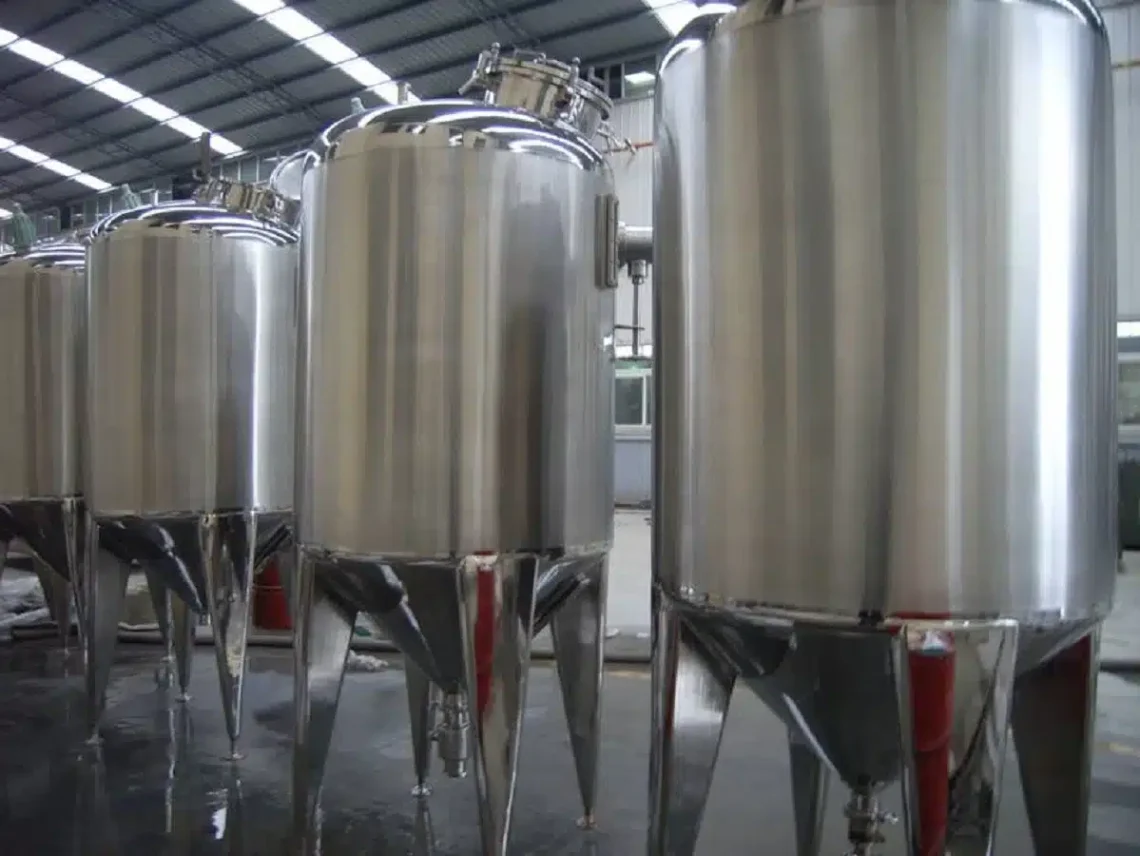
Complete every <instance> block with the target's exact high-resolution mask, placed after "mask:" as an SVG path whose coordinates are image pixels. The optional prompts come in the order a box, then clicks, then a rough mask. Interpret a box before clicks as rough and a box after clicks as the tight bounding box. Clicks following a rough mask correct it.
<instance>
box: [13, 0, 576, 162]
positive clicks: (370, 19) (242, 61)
mask: <svg viewBox="0 0 1140 856" xmlns="http://www.w3.org/2000/svg"><path fill="white" fill-rule="evenodd" d="M112 2H114V0H112ZM422 2H423V0H405V2H403V3H400V4H399V5H398V6H390V7H388V8H386V9H384V10H382V11H380V12H377V11H372V12H369V13H367V14H364V15H358V16H356V17H354V18H350V19H348V20H346V21H343V22H342V23H340V24H338V25H337V26H336V27H334V28H332V29H330V30H329V32H330V33H331V34H333V35H337V34H338V33H341V32H342V31H344V30H346V29H351V28H353V27H360V26H364V25H366V24H372V23H376V22H378V21H382V20H384V19H386V18H391V17H394V16H395V15H398V14H400V13H402V12H406V11H408V10H409V9H413V8H415V7H416V6H419V5H420V4H421V3H422ZM560 2H563V0H534V2H531V3H528V4H526V6H522V7H519V9H517V10H516V12H529V11H534V10H537V9H540V8H542V7H544V6H551V5H554V4H556V3H560ZM172 11H176V10H168V12H167V13H166V14H169V12H172ZM154 17H155V18H156V20H158V19H161V17H162V16H154ZM256 20H257V19H256V18H250V19H249V21H250V22H253V21H256ZM481 24H482V21H481V20H479V19H478V18H474V19H470V20H466V21H465V22H464V23H462V24H459V25H451V26H450V27H447V28H445V29H443V30H437V31H435V32H429V33H425V34H423V35H422V36H417V37H416V38H415V39H414V40H412V41H406V40H402V39H401V40H395V41H393V42H389V43H387V44H384V45H381V46H379V47H378V48H375V49H372V50H369V51H367V52H363V53H361V56H363V57H370V56H375V55H376V54H378V53H383V52H386V51H390V50H397V49H402V48H406V47H415V46H416V45H418V44H420V43H422V42H424V41H428V40H431V39H437V38H446V37H447V36H449V35H456V34H457V33H461V32H464V31H465V30H469V29H471V28H472V27H477V26H480V25H481ZM243 26H246V24H244V23H243V24H239V25H237V26H232V25H229V26H225V27H220V28H218V29H215V30H212V31H210V32H208V33H206V34H204V35H202V36H200V37H198V41H199V42H202V43H207V42H210V41H212V40H214V39H216V38H220V37H221V36H225V35H228V34H229V33H232V32H233V31H234V30H236V29H238V28H240V27H243ZM265 26H269V25H268V24H267V25H265ZM125 34H126V32H125V31H117V32H116V33H114V34H113V35H111V36H108V37H106V38H104V39H101V40H99V41H97V42H95V43H94V44H92V45H90V46H88V47H86V48H84V49H83V50H80V51H77V52H76V53H75V56H76V57H79V56H81V55H82V54H83V53H84V52H85V51H88V50H93V49H96V48H98V47H102V46H103V45H105V44H108V43H110V42H112V41H114V40H115V39H117V38H120V37H121V36H123V35H125ZM283 38H285V37H284V36H283ZM48 47H50V45H49V46H48ZM294 47H296V43H295V42H292V41H290V42H289V43H288V44H285V45H275V46H273V47H271V48H263V49H262V50H259V51H255V52H254V53H251V54H246V55H244V56H240V57H229V58H228V59H227V61H226V62H224V63H222V64H219V65H216V66H214V67H211V68H205V67H203V71H202V73H200V74H199V73H195V74H190V75H186V76H184V77H181V78H179V79H178V80H175V81H172V82H170V83H167V84H164V85H163V86H162V87H160V88H158V89H153V90H148V91H145V92H143V94H144V95H146V96H148V97H150V98H154V99H155V100H157V101H162V96H163V95H166V94H167V93H169V92H173V91H174V90H176V89H182V88H183V87H185V86H193V85H194V84H197V83H202V82H203V81H205V80H209V79H210V78H211V77H214V76H215V75H217V74H219V73H224V72H230V71H234V70H237V69H241V68H243V67H246V66H248V65H249V64H250V63H253V62H258V61H259V60H263V59H268V58H269V57H271V56H274V55H276V54H280V53H284V52H285V51H287V50H290V49H292V48H294ZM189 49H191V48H190V46H189V45H186V46H182V47H173V48H168V49H167V50H165V51H157V52H155V53H153V54H148V55H147V56H146V57H145V58H144V59H140V60H137V61H135V62H132V63H130V64H128V65H125V66H122V67H120V68H118V69H116V70H114V71H112V72H111V73H109V74H108V76H109V77H114V78H118V79H121V78H122V76H123V75H126V74H131V73H133V72H135V71H138V70H139V69H141V68H145V67H146V66H148V65H151V64H152V63H154V62H156V61H157V60H159V59H161V58H162V57H164V56H177V55H179V54H182V53H183V52H185V51H186V50H189ZM326 68H327V66H324V67H322V68H320V69H317V70H315V71H305V72H301V73H298V74H295V75H290V76H288V77H283V78H279V79H277V80H276V81H273V82H272V83H273V84H275V85H277V86H286V85H288V84H290V83H293V82H295V81H297V80H302V79H304V78H306V77H311V76H313V75H315V74H320V73H321V72H322V71H324V70H325V69H326ZM41 71H43V69H37V70H36V71H34V72H32V73H30V74H27V75H22V76H20V77H18V78H16V79H14V80H13V81H9V85H15V84H16V83H19V82H21V81H23V80H26V79H27V78H29V77H33V76H34V75H35V74H37V73H39V72H41ZM268 86H269V82H268V81H267V82H266V84H263V85H260V86H253V87H245V86H242V87H238V88H239V90H240V94H239V95H236V96H227V97H226V98H225V99H224V100H218V101H213V102H209V103H207V104H203V105H199V106H197V107H195V108H194V109H193V110H191V111H189V112H188V113H186V114H185V115H187V116H189V117H191V118H193V116H194V114H195V113H202V112H205V111H207V110H212V109H214V108H215V107H219V106H222V105H223V104H228V103H230V102H232V101H236V100H238V99H239V98H244V97H247V96H250V95H253V96H258V95H261V94H263V93H264V92H265V91H266V89H267V88H268ZM84 88H86V87H83V86H81V85H79V84H77V85H76V86H74V87H69V88H68V89H67V91H65V92H64V93H62V94H60V95H58V96H55V97H53V98H49V99H47V100H46V101H44V102H43V103H42V106H44V107H49V106H51V105H52V104H54V103H56V102H59V101H63V100H64V99H66V98H70V97H71V96H72V95H74V94H75V93H76V92H78V91H80V90H82V89H84ZM357 88H358V89H360V90H362V89H363V87H360V86H358V87H357ZM290 97H291V96H290ZM121 106H122V105H120V104H109V105H108V106H107V107H101V108H99V109H98V110H96V111H94V112H92V113H88V114H86V115H84V116H80V117H78V118H76V119H75V120H74V121H77V122H90V121H93V120H96V119H100V118H102V117H104V116H107V115H109V114H111V113H114V112H116V111H117V110H119V109H120V108H121ZM273 109H281V108H280V105H275V106H274V108H273ZM219 133H221V131H219ZM50 134H51V132H50V131H49V132H45V133H43V134H38V135H36V136H35V137H29V138H28V139H26V140H21V141H20V142H23V143H25V144H28V145H32V144H34V143H35V142H36V140H39V139H42V138H44V137H46V136H49V135H50Z"/></svg>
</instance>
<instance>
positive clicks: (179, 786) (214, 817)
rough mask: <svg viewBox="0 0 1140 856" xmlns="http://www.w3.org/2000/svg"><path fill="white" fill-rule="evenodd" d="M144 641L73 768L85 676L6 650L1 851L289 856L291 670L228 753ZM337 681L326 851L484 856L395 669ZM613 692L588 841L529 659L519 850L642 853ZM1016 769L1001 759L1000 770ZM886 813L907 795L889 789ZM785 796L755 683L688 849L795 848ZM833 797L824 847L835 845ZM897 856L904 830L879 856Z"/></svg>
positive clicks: (632, 686)
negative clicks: (431, 759) (417, 742)
mask: <svg viewBox="0 0 1140 856" xmlns="http://www.w3.org/2000/svg"><path fill="white" fill-rule="evenodd" d="M157 655H158V651H157V649H155V648H151V647H148V646H142V645H123V646H121V648H120V656H119V661H118V665H117V666H116V669H115V672H114V675H113V678H112V683H111V691H110V697H109V707H108V711H107V718H106V729H105V732H104V733H105V737H106V740H105V744H104V748H103V751H102V760H101V761H98V762H96V761H92V760H90V759H89V758H87V759H85V758H83V756H82V754H81V747H80V744H79V741H80V739H81V730H82V726H81V719H82V716H81V706H80V700H81V692H82V688H81V681H80V679H79V677H78V671H79V664H78V662H76V661H75V660H74V659H72V660H71V661H70V662H69V663H68V664H66V665H67V668H68V669H69V671H70V676H65V674H64V667H65V666H64V664H63V663H62V662H61V657H60V655H59V654H58V653H57V652H56V651H54V650H53V649H52V647H51V646H50V644H48V643H28V642H24V643H19V644H16V645H12V646H7V647H4V648H0V699H2V700H3V701H2V702H0V759H3V760H2V763H0V853H3V854H12V856H24V854H61V856H62V854H73V855H74V856H109V854H158V853H169V854H212V853H219V854H220V853H225V854H231V856H240V855H241V854H245V855H246V856H248V854H256V856H260V854H265V856H271V854H283V853H285V852H287V846H288V840H287V837H286V830H287V828H288V817H289V815H288V800H289V792H288V789H289V786H288V782H289V763H290V738H291V733H292V714H291V700H292V680H291V677H290V671H291V659H290V656H289V653H288V652H285V651H272V650H264V649H263V650H260V651H258V652H257V653H256V654H255V656H254V658H253V661H252V664H251V669H252V673H251V675H250V677H249V683H248V685H247V696H246V698H247V710H246V717H245V734H244V736H243V741H242V742H243V749H244V751H245V759H244V760H243V761H241V762H240V763H239V764H237V765H236V766H234V765H231V764H230V763H228V762H226V761H224V760H222V758H223V755H224V754H225V752H226V751H227V740H226V737H225V732H224V726H223V724H222V716H221V710H220V707H219V700H218V694H217V689H216V681H215V678H214V668H213V652H212V651H210V650H209V649H206V648H201V649H199V651H198V656H197V659H196V662H195V666H194V670H195V678H194V681H193V684H192V688H191V689H192V693H193V699H192V701H191V702H190V703H189V705H186V706H185V707H183V706H180V705H179V703H177V702H175V701H173V700H172V695H171V694H170V693H169V692H168V691H166V690H163V689H157V688H156V686H155V683H154V679H153V671H152V666H153V663H154V661H155V659H156V657H157ZM375 665H378V666H379V668H378V669H377V670H375V671H370V672H363V671H362V672H357V673H354V674H350V675H349V676H348V678H347V680H346V685H345V690H344V696H343V701H342V705H341V711H340V717H339V721H338V729H337V734H336V738H335V740H334V747H333V753H332V757H331V760H330V764H329V769H328V777H327V780H326V783H327V784H326V789H325V798H324V804H325V807H326V808H325V816H324V823H323V847H322V852H323V853H324V854H325V856H339V855H340V854H344V856H361V854H370V855H371V854H375V856H395V855H396V854H416V856H426V854H435V856H461V854H462V856H468V855H469V854H474V853H477V852H478V842H477V838H476V825H475V824H476V819H475V806H474V798H473V788H474V785H473V783H472V782H471V781H470V780H467V781H458V782H452V781H446V780H444V781H437V783H436V785H437V787H436V792H435V794H434V795H433V796H432V797H431V799H430V801H429V802H428V804H427V805H428V806H429V810H430V816H428V815H426V814H424V813H422V812H419V811H417V801H416V800H415V799H414V798H412V797H411V796H410V794H409V790H410V788H411V786H412V770H411V760H410V748H409V741H408V721H407V715H406V706H405V695H404V685H403V673H402V671H401V668H400V661H399V660H398V658H392V659H390V660H389V661H387V662H386V663H384V664H375ZM606 690H607V691H606V695H605V712H604V716H605V720H604V723H605V733H606V738H607V739H606V746H605V751H604V753H603V759H602V787H601V805H600V808H599V811H598V815H599V829H598V830H597V831H596V832H593V833H589V834H586V833H582V832H580V831H578V830H577V829H576V827H575V825H574V820H575V818H576V817H577V816H578V812H579V806H578V804H577V795H576V789H575V787H574V784H573V781H574V779H573V769H572V766H571V765H572V761H571V756H570V749H569V743H568V739H567V736H566V727H565V724H564V722H563V720H562V712H561V703H560V700H559V697H558V689H557V683H556V681H555V680H554V676H553V673H552V671H551V670H550V668H549V667H547V666H544V665H536V666H535V667H534V670H533V672H532V680H531V685H530V690H529V697H528V707H527V719H526V732H525V734H524V741H523V759H522V766H521V771H520V788H519V792H518V797H517V807H516V811H515V822H516V823H515V826H516V829H515V837H514V846H513V848H512V852H513V853H515V854H520V856H521V854H528V856H532V855H533V856H540V855H541V856H634V854H637V853H641V852H644V847H645V844H644V840H645V839H644V835H645V831H644V830H645V816H646V811H645V806H646V778H647V769H646V759H647V754H648V742H649V738H648V705H649V698H648V691H649V682H648V680H647V674H646V672H645V671H644V670H642V669H620V670H611V671H610V672H609V673H608V675H607V687H606ZM1098 738H1099V739H1098V746H1099V753H1098V757H1097V763H1096V770H1095V778H1096V781H1095V783H1094V787H1093V800H1094V806H1093V810H1092V821H1091V838H1090V848H1089V851H1088V856H1126V854H1131V856H1135V854H1136V853H1137V852H1140V686H1137V685H1134V684H1131V683H1128V682H1127V681H1125V680H1123V679H1121V678H1118V677H1114V676H1111V675H1106V676H1104V677H1103V679H1102V684H1101V694H1100V716H1099V722H1098ZM1011 760H1012V759H1011ZM1007 778H1008V785H1007V788H1006V793H1005V799H1004V801H1003V809H1002V820H1001V825H1000V829H999V842H998V847H997V850H996V852H997V853H998V854H1000V856H1022V854H1029V853H1031V852H1032V851H1031V849H1030V848H1029V845H1028V843H1027V838H1026V835H1027V829H1026V825H1025V818H1024V809H1023V806H1022V804H1021V797H1020V791H1019V787H1018V783H1017V773H1016V765H1013V764H1011V765H1009V766H1007ZM886 799H887V803H888V807H890V808H895V809H897V807H898V794H897V793H888V795H887V798H886ZM790 811H791V801H790V796H789V793H788V766H787V760H786V756H785V748H784V742H783V732H782V729H781V727H780V726H779V725H778V723H776V721H775V720H774V718H773V717H772V716H771V715H770V714H768V712H767V711H766V710H765V709H764V708H762V707H761V705H760V704H759V702H758V701H757V700H756V699H755V698H754V697H753V696H752V695H751V694H750V693H748V692H746V691H741V692H739V693H737V695H736V697H735V698H734V701H733V708H732V712H731V715H730V719H729V723H728V727H727V729H726V734H725V740H724V744H723V750H722V754H721V762H720V765H719V767H718V770H717V777H716V780H715V783H714V786H713V793H712V796H711V799H710V804H709V808H708V813H707V815H706V819H705V824H704V832H703V835H702V838H701V842H700V848H699V853H700V854H702V856H730V854H731V856H736V854H749V853H764V854H779V856H790V854H792V853H794V846H793V843H792V822H791V817H790ZM839 812H840V805H839V798H838V795H836V797H835V799H834V800H833V802H832V804H831V806H830V811H829V814H828V820H827V824H826V827H827V837H826V839H825V841H824V846H823V851H822V852H823V853H825V854H828V853H830V854H836V853H841V852H843V851H844V844H843V838H842V833H841V817H840V813H839ZM883 853H884V854H888V856H901V854H902V853H903V850H902V843H901V837H900V836H899V835H898V834H897V832H896V833H895V834H893V835H892V840H891V841H890V842H889V844H888V846H887V847H886V848H885V849H884V850H883Z"/></svg>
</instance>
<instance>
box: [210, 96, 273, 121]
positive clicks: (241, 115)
mask: <svg viewBox="0 0 1140 856" xmlns="http://www.w3.org/2000/svg"><path fill="white" fill-rule="evenodd" d="M280 113H281V111H280V110H274V109H273V108H272V107H267V106H266V104H265V103H264V102H263V101H260V100H258V99H256V98H251V97H249V96H246V97H245V98H238V99H237V100H235V101H230V102H228V103H226V104H223V105H221V106H219V107H214V108H211V109H209V110H197V111H195V112H194V121H196V122H201V123H202V124H203V125H205V126H206V127H207V128H229V127H233V126H235V125H245V124H249V123H251V122H257V121H259V120H261V119H264V118H266V117H267V116H275V115H280Z"/></svg>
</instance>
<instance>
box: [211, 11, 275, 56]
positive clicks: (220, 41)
mask: <svg viewBox="0 0 1140 856" xmlns="http://www.w3.org/2000/svg"><path fill="white" fill-rule="evenodd" d="M206 44H207V46H209V47H210V48H213V49H214V50H216V51H221V52H222V53H224V54H226V55H227V56H243V55H246V54H251V53H255V52H260V51H264V50H268V49H269V48H283V47H286V46H287V45H291V44H293V40H292V39H291V38H289V37H288V36H286V35H285V34H284V33H282V32H281V31H280V30H278V29H276V28H275V27H272V26H270V25H269V24H267V23H265V22H264V21H260V20H258V19H257V18H254V17H252V16H250V15H249V14H248V13H247V15H246V23H244V24H242V25H240V26H238V27H235V28H234V29H232V30H230V31H229V32H227V33H224V34H223V35H220V36H218V37H217V38H214V39H211V40H210V41H209V42H207V43H206Z"/></svg>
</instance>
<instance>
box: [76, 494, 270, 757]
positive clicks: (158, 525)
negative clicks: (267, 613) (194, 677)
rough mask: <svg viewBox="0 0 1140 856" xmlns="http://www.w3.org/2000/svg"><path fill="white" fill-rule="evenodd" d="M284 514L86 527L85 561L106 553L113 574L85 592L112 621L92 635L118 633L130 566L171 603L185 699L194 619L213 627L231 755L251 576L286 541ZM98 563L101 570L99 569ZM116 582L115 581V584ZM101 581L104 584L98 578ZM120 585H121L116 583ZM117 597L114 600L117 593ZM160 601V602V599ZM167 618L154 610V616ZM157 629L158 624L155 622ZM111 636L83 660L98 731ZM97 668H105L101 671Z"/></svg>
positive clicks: (128, 520)
mask: <svg viewBox="0 0 1140 856" xmlns="http://www.w3.org/2000/svg"><path fill="white" fill-rule="evenodd" d="M287 520H288V515H287V514H286V513H284V512H272V513H267V512H249V511H244V512H227V513H217V514H179V515H164V516H151V517H135V516H132V517H113V518H102V517H95V518H93V519H90V520H89V521H88V528H89V530H90V532H89V535H88V539H87V548H88V550H89V551H90V554H91V555H95V554H96V552H99V553H106V554H108V555H110V556H113V557H114V558H116V559H117V560H118V565H119V567H118V568H117V569H115V570H114V571H107V572H106V573H105V572H104V569H103V567H102V566H100V567H98V568H97V569H96V572H97V575H98V576H99V577H100V579H98V580H96V581H94V582H93V584H92V585H90V586H88V591H89V592H94V593H96V594H97V595H99V596H100V597H101V598H102V603H103V607H102V609H103V610H113V611H114V614H113V615H107V616H103V615H100V616H96V617H93V618H92V619H91V620H90V621H89V622H88V624H89V626H90V627H92V629H93V631H94V628H95V626H96V625H98V626H99V627H100V628H103V627H104V626H105V625H106V626H113V627H115V628H117V626H118V620H119V614H120V611H121V608H122V601H123V592H122V586H123V585H125V571H123V570H122V569H123V568H126V567H128V566H129V565H134V564H137V565H140V566H142V567H143V568H145V569H146V572H147V577H148V584H149V585H151V586H152V587H153V589H154V590H159V589H165V590H166V591H167V592H168V595H167V597H170V608H169V613H170V636H171V645H170V648H171V650H172V653H173V656H174V660H175V666H176V672H177V674H178V681H179V687H180V690H181V696H182V697H183V698H185V697H186V691H187V689H188V687H189V681H190V663H191V660H192V647H193V643H194V625H195V621H194V618H193V614H194V613H203V612H208V613H209V615H210V618H211V621H212V624H213V628H214V649H215V651H216V653H217V662H218V678H219V683H220V685H221V695H222V704H223V712H224V715H225V719H226V729H227V731H228V733H229V735H230V741H231V756H235V757H236V743H237V739H238V737H239V735H240V731H241V710H242V686H243V682H244V678H245V660H246V648H247V641H248V638H249V625H250V620H251V615H250V608H251V603H252V590H253V577H254V575H255V573H256V572H257V571H258V570H259V569H260V567H261V566H262V565H263V564H264V562H266V561H267V560H268V559H269V558H270V557H272V556H273V555H274V554H275V553H276V552H278V551H279V550H281V549H282V548H283V547H284V546H285V545H286V543H287V542H288V539H289V533H288V529H287V526H286V523H287ZM102 564H103V563H101V565H102ZM120 576H121V577H122V578H123V579H122V581H120V579H119V577H120ZM103 577H107V578H106V579H103ZM120 582H121V583H122V585H121V584H120ZM116 592H117V593H116ZM160 599H161V598H160ZM159 612H165V610H164V609H162V605H161V604H159V603H156V613H159ZM159 621H160V623H161V622H162V621H163V618H162V617H161V616H159ZM115 637H116V633H115V632H112V631H110V630H106V629H103V630H102V632H100V634H99V635H98V637H97V639H96V637H92V644H93V645H94V644H97V645H98V646H99V648H98V649H97V650H95V651H94V652H93V653H92V655H91V656H90V657H89V658H88V660H89V663H93V664H100V666H99V668H97V669H95V670H94V671H92V670H91V669H89V670H88V671H89V675H88V708H89V711H90V712H91V715H92V716H93V717H94V722H93V724H92V727H93V728H97V725H98V719H99V718H100V717H101V716H102V707H103V703H104V702H103V699H104V698H105V695H106V688H107V679H108V677H109V674H110V663H111V662H112V661H113V659H114V646H115ZM102 664H105V666H104V665H102Z"/></svg>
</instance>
